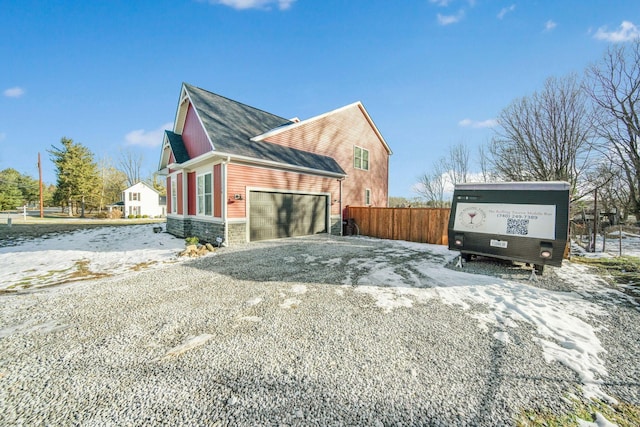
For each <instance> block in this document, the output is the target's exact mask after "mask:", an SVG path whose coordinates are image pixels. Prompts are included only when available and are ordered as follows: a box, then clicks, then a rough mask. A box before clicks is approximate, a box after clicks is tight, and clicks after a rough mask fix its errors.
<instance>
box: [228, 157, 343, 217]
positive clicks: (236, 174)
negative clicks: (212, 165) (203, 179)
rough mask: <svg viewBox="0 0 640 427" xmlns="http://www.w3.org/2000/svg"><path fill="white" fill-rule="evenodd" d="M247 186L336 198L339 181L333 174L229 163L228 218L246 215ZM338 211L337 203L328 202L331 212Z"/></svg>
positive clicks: (337, 198)
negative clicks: (239, 196) (328, 194)
mask: <svg viewBox="0 0 640 427" xmlns="http://www.w3.org/2000/svg"><path fill="white" fill-rule="evenodd" d="M247 187H254V188H264V189H270V190H271V189H275V190H282V191H299V192H310V193H331V200H332V201H333V200H339V198H340V183H339V182H338V181H337V180H336V179H335V178H322V177H319V176H313V175H304V174H298V173H295V172H284V171H278V170H273V169H266V168H258V167H252V166H245V165H237V164H229V165H228V166H227V191H228V194H229V201H228V215H229V218H245V217H246V215H247V214H246V208H247V204H246V198H247V196H248V194H247ZM235 194H240V195H242V200H235V199H234V195H235ZM339 213H340V207H339V204H338V202H336V203H332V206H331V214H332V215H338V214H339Z"/></svg>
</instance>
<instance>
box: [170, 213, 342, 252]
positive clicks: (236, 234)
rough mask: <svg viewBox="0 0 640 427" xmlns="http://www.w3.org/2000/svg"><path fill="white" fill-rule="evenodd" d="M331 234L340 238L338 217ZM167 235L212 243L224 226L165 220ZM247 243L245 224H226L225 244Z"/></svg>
mask: <svg viewBox="0 0 640 427" xmlns="http://www.w3.org/2000/svg"><path fill="white" fill-rule="evenodd" d="M330 222H331V228H330V230H331V234H333V235H334V236H340V235H341V233H342V222H341V221H340V216H339V215H336V216H331V219H330ZM167 233H170V234H173V235H174V236H176V237H181V238H186V237H197V238H198V239H200V241H201V242H203V243H205V242H209V243H214V242H215V240H216V237H224V224H222V223H219V222H209V221H199V220H197V219H192V218H187V219H177V218H167ZM246 242H247V223H246V222H232V223H229V224H228V236H227V244H228V245H233V244H238V243H246Z"/></svg>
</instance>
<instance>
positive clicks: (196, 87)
mask: <svg viewBox="0 0 640 427" xmlns="http://www.w3.org/2000/svg"><path fill="white" fill-rule="evenodd" d="M182 84H183V85H185V86H187V89H188V88H193V89H198V90H201V91H203V92H207V93H209V94H211V95H214V96H217V97H219V98H222V99H225V100H227V101H230V102H233V103H235V104H239V105H242V106H244V107H248V108H251V109H252V110H256V111H260V112H262V113H266V114H269V115H271V116H274V117H277V118H279V119H282V120H284V121H285V122H289V123H294V122H292V121H291V120H290V119H287V118H284V117H282V116H279V115H277V114H274V113H271V112H269V111H267V110H263V109H262V108H257V107H254V106H252V105H249V104H245V103H244V102H240V101H236V100H235V99H231V98H229V97H226V96H224V95H220V94H218V93H215V92H211V91H210V90H207V89H203V88H201V87H199V86H195V85H192V84H190V83H187V82H182Z"/></svg>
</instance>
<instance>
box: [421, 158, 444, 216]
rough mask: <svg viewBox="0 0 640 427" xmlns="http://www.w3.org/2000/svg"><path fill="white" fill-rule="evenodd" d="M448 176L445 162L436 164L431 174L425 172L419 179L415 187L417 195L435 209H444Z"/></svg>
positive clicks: (441, 161)
mask: <svg viewBox="0 0 640 427" xmlns="http://www.w3.org/2000/svg"><path fill="white" fill-rule="evenodd" d="M446 175H447V173H446V167H445V165H444V161H443V160H440V161H438V162H435V163H434V164H433V166H432V168H431V170H430V171H429V172H425V173H424V174H423V175H422V176H420V178H418V184H417V185H416V187H415V191H416V193H418V194H419V195H420V196H421V197H423V198H424V199H425V200H426V201H427V202H429V203H431V204H432V205H433V206H434V207H436V208H438V207H443V206H444V205H445V202H444V189H445V186H446V184H447V179H446Z"/></svg>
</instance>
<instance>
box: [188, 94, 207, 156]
mask: <svg viewBox="0 0 640 427" xmlns="http://www.w3.org/2000/svg"><path fill="white" fill-rule="evenodd" d="M182 140H183V141H184V146H185V148H186V149H187V153H189V158H191V159H193V158H195V157H198V156H200V155H202V154H205V153H208V152H209V151H211V144H210V143H209V139H208V138H207V134H206V133H205V132H204V129H203V128H202V126H201V125H200V120H198V116H197V115H196V112H195V110H194V109H193V106H191V104H189V109H188V110H187V118H186V119H185V122H184V129H183V130H182Z"/></svg>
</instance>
